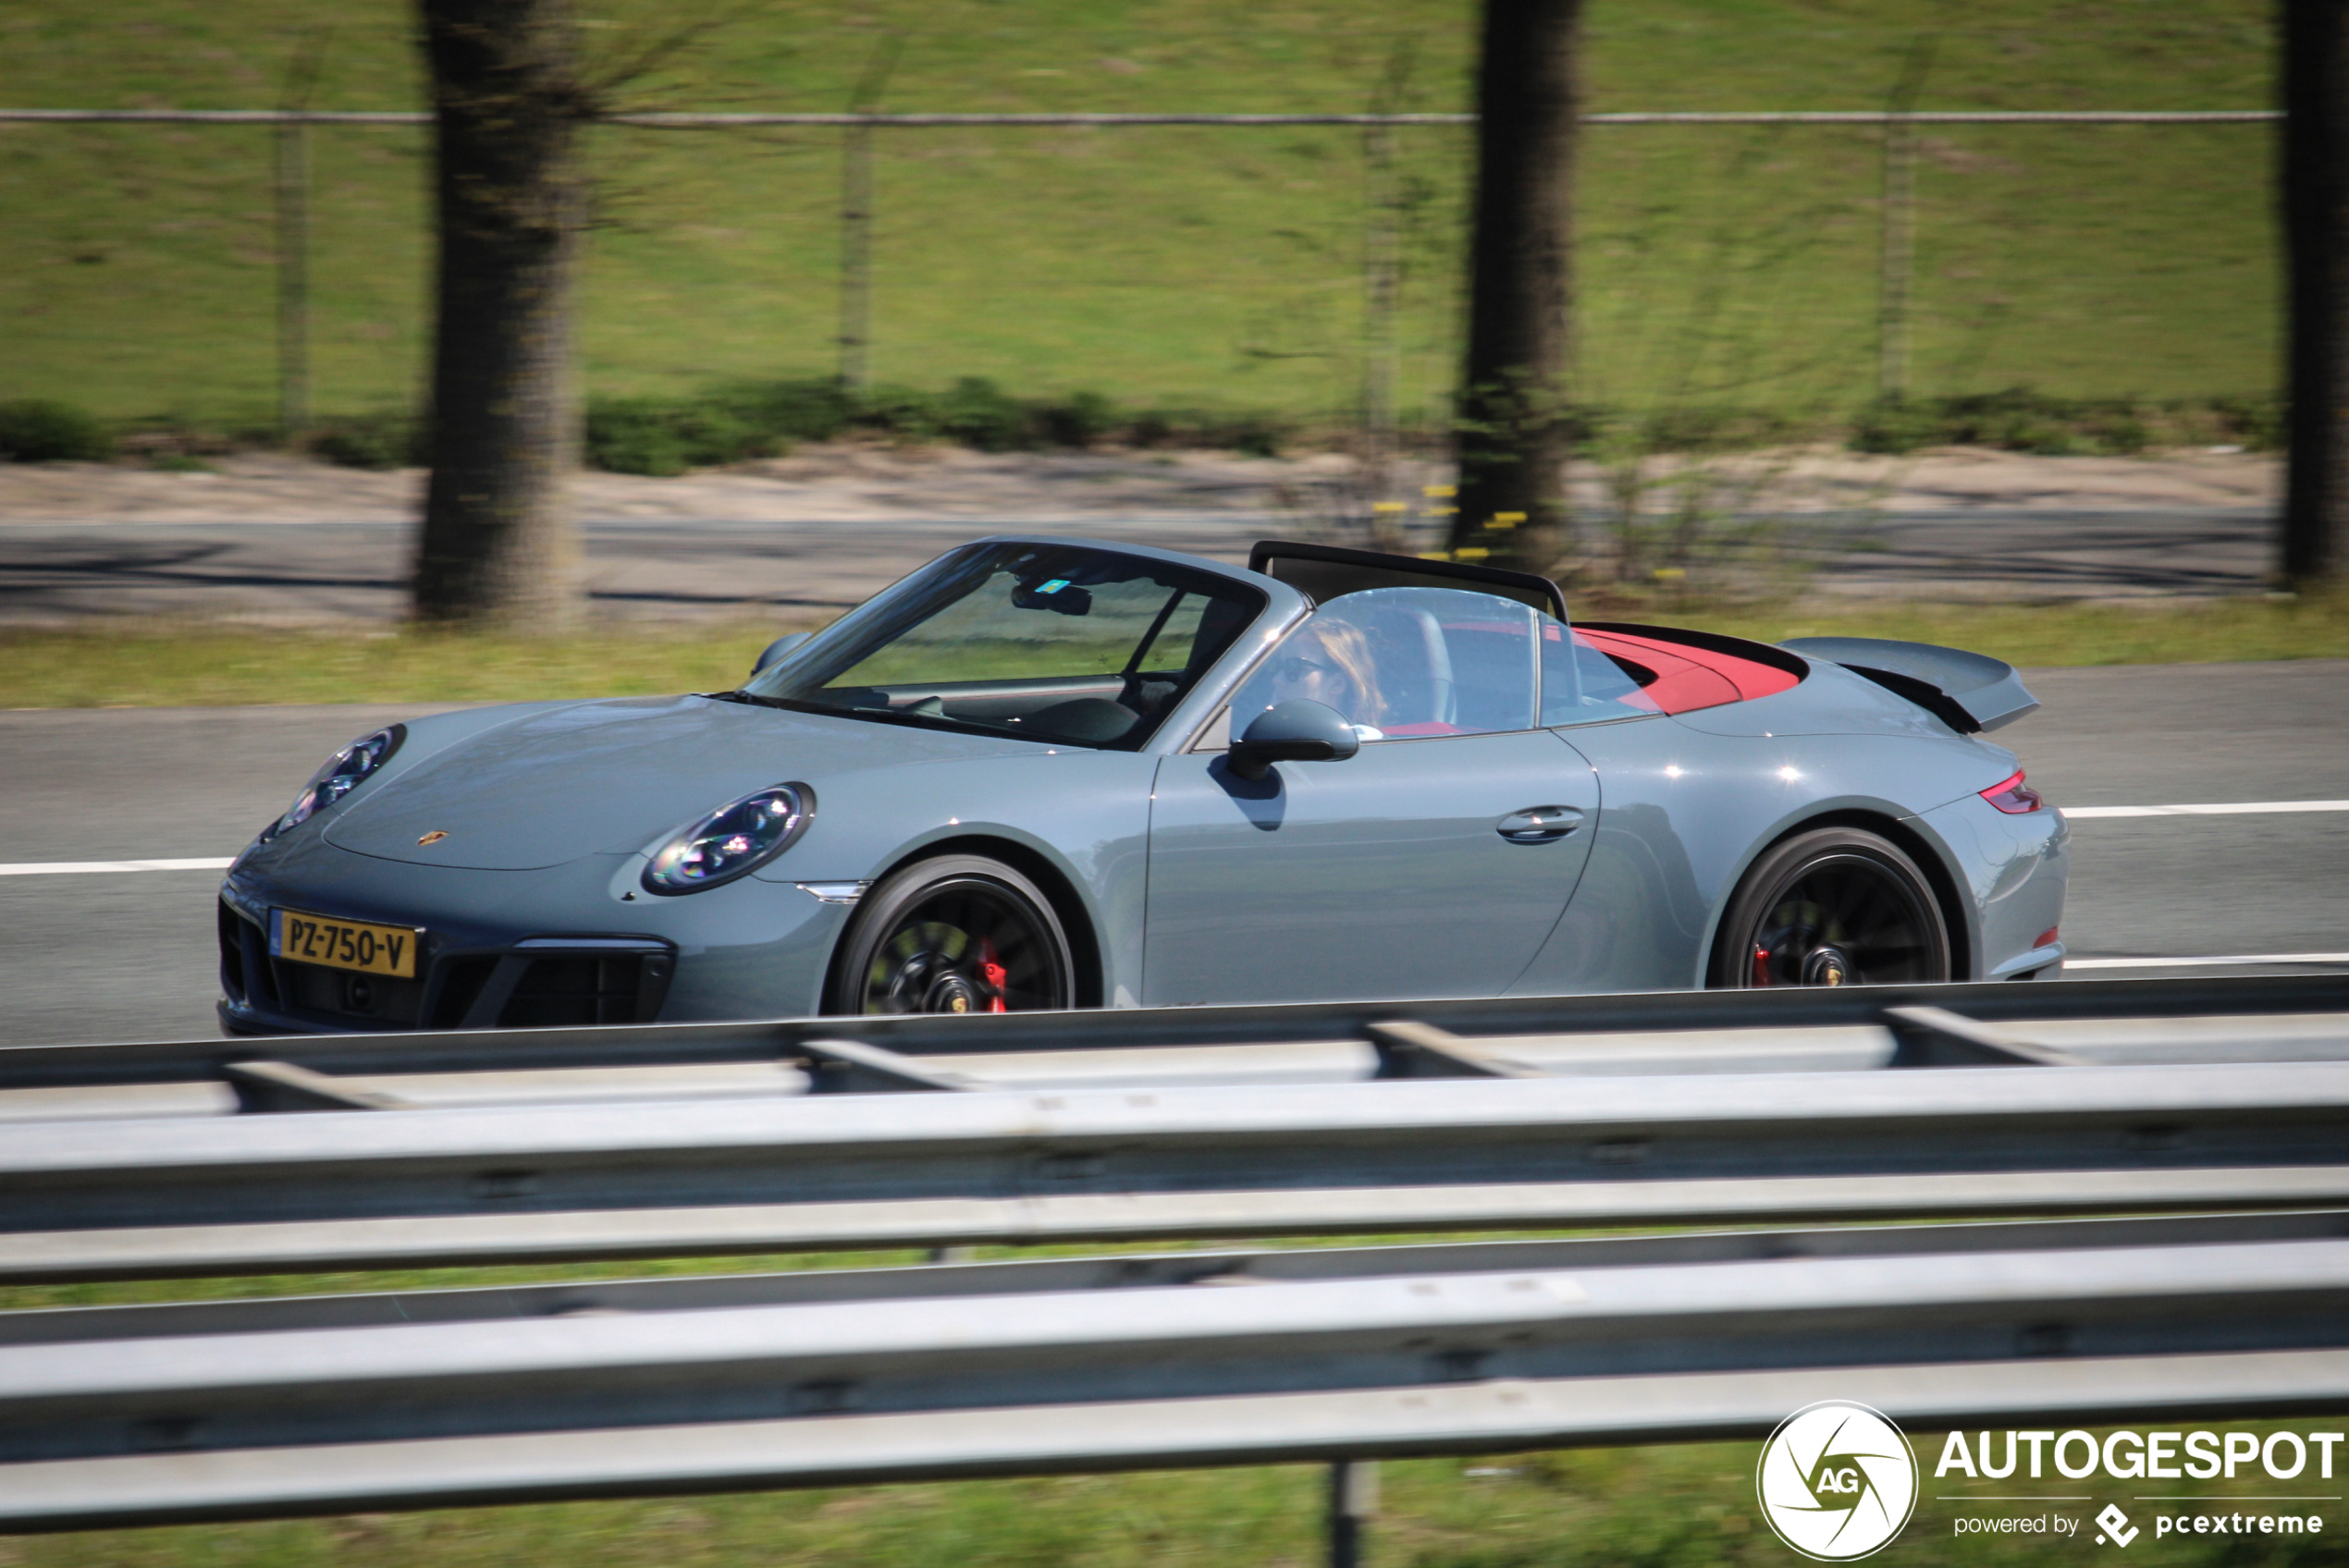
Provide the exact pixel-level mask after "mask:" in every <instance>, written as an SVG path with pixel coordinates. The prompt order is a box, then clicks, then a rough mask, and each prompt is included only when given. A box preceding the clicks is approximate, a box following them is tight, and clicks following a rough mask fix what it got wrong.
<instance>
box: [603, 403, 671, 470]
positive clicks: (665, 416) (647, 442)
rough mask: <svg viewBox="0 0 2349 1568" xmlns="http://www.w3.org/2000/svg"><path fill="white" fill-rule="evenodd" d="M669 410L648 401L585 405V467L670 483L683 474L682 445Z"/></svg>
mask: <svg viewBox="0 0 2349 1568" xmlns="http://www.w3.org/2000/svg"><path fill="white" fill-rule="evenodd" d="M672 411H673V410H670V409H669V408H667V407H664V406H663V405H662V404H660V403H659V402H658V401H656V400H655V399H653V398H590V399H589V400H588V403H587V445H586V457H587V461H588V464H589V465H590V466H591V467H594V468H599V469H603V470H605V471H607V472H611V473H641V474H644V475H646V476H647V477H649V478H653V479H673V478H675V477H676V476H677V475H679V474H681V473H683V472H685V469H686V466H687V465H686V461H685V442H684V439H683V436H682V435H680V434H679V433H678V430H677V425H676V422H675V421H674V420H673V419H672V418H671V417H670V415H671V413H672Z"/></svg>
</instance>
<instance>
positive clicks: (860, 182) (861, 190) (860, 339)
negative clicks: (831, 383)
mask: <svg viewBox="0 0 2349 1568" xmlns="http://www.w3.org/2000/svg"><path fill="white" fill-rule="evenodd" d="M845 135H846V140H845V142H844V144H843V145H842V149H841V202H840V381H841V385H842V386H845V387H847V388H848V389H849V390H850V391H852V392H861V391H863V390H864V388H865V385H866V381H867V374H868V371H867V359H866V343H867V337H868V336H869V334H870V333H871V331H872V305H873V292H872V290H873V272H872V268H873V228H872V225H873V129H872V127H870V126H864V125H853V126H850V127H849V128H848V129H847V131H846V133H845Z"/></svg>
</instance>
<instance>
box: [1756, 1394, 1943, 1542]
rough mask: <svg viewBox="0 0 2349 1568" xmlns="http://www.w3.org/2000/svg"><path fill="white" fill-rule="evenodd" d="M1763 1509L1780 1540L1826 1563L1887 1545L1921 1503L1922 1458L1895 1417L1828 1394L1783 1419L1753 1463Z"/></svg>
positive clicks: (1764, 1515)
mask: <svg viewBox="0 0 2349 1568" xmlns="http://www.w3.org/2000/svg"><path fill="white" fill-rule="evenodd" d="M1753 1484H1754V1489H1755V1490H1756V1491H1757V1492H1759V1493H1760V1494H1761V1498H1762V1516H1763V1517H1764V1518H1765V1519H1767V1520H1769V1522H1770V1528H1771V1529H1772V1530H1774V1531H1776V1532H1777V1537H1778V1539H1780V1540H1782V1541H1784V1542H1786V1544H1787V1545H1789V1546H1790V1547H1792V1548H1793V1549H1794V1550H1797V1551H1799V1552H1801V1553H1802V1555H1803V1556H1805V1557H1808V1558H1812V1559H1814V1560H1815V1561H1817V1562H1851V1560H1852V1559H1854V1558H1859V1557H1865V1556H1867V1555H1868V1554H1869V1553H1870V1552H1873V1551H1876V1550H1878V1549H1879V1548H1881V1547H1884V1546H1885V1545H1887V1544H1888V1543H1889V1542H1890V1541H1891V1539H1892V1537H1895V1536H1897V1535H1899V1534H1900V1526H1901V1525H1906V1524H1907V1523H1908V1522H1909V1513H1910V1512H1911V1511H1912V1509H1914V1508H1915V1507H1916V1504H1917V1462H1916V1456H1915V1455H1914V1454H1912V1453H1911V1452H1909V1439H1906V1438H1904V1437H1902V1436H1901V1435H1900V1427H1896V1426H1894V1425H1893V1424H1892V1422H1891V1421H1890V1419H1889V1418H1888V1417H1887V1416H1885V1415H1882V1414H1881V1413H1879V1412H1877V1411H1874V1410H1871V1409H1869V1408H1868V1407H1867V1406H1866V1405H1864V1404H1851V1403H1847V1402H1845V1401H1843V1400H1832V1399H1831V1400H1822V1401H1820V1402H1819V1403H1817V1404H1809V1405H1805V1406H1803V1407H1802V1409H1801V1410H1798V1411H1796V1412H1795V1413H1794V1414H1793V1415H1789V1416H1788V1417H1787V1418H1786V1419H1785V1420H1784V1421H1781V1422H1780V1423H1778V1429H1777V1431H1775V1432H1773V1433H1771V1434H1770V1440H1769V1441H1768V1442H1766V1443H1764V1444H1763V1445H1762V1463H1761V1464H1760V1465H1758V1466H1757V1467H1756V1468H1755V1470H1754V1476H1753Z"/></svg>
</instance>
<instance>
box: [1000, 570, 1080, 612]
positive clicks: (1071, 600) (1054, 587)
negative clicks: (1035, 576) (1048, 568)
mask: <svg viewBox="0 0 2349 1568" xmlns="http://www.w3.org/2000/svg"><path fill="white" fill-rule="evenodd" d="M1012 607H1013V608H1014V609H1019V610H1051V611H1052V612H1054V613H1055V614H1058V615H1091V614H1092V613H1093V595H1092V594H1088V593H1087V592H1086V591H1085V590H1084V589H1082V588H1079V587H1078V586H1077V585H1076V583H1074V582H1070V581H1069V580H1068V579H1067V578H1065V577H1054V578H1050V579H1047V580H1046V581H1044V582H1023V583H1021V584H1019V585H1018V586H1017V587H1015V588H1014V589H1013V590H1012Z"/></svg>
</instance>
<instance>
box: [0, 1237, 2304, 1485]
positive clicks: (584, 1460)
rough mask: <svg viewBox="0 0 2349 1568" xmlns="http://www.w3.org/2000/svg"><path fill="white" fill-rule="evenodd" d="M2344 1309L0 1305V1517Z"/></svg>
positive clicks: (613, 1294)
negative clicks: (59, 1308)
mask: <svg viewBox="0 0 2349 1568" xmlns="http://www.w3.org/2000/svg"><path fill="white" fill-rule="evenodd" d="M1218 1286H1238V1287H1244V1288H1231V1289H1219V1288H1214V1287H1218ZM975 1306H978V1307H980V1308H981V1309H980V1310H974V1307H975ZM2344 1308H2349V1215H2343V1214H2339V1213H2333V1214H2280V1215H2264V1216H2256V1217H2233V1218H2203V1219H2161V1220H2145V1221H2113V1220H2106V1221H2098V1222H2094V1223H2086V1224H2080V1223H2074V1224H2035V1225H2019V1226H1976V1227H1925V1228H1918V1227H1902V1228H1896V1229H1889V1230H1882V1231H1839V1232H1808V1233H1802V1232H1797V1233H1784V1232H1778V1233H1757V1234H1733V1235H1724V1236H1671V1237H1658V1238H1650V1239H1646V1240H1642V1241H1618V1242H1565V1243H1558V1242H1550V1243H1508V1244H1500V1245H1494V1244H1489V1243H1488V1244H1483V1245H1473V1246H1453V1247H1438V1248H1401V1249H1386V1248H1381V1249H1370V1250H1367V1251H1334V1250H1333V1251H1326V1252H1318V1253H1315V1252H1307V1253H1288V1254H1279V1255H1263V1254H1259V1255H1236V1256H1213V1255H1185V1256H1159V1257H1137V1258H1101V1259H1084V1260H1055V1261H1048V1262H1042V1263H1025V1264H1013V1265H983V1266H970V1267H959V1268H957V1267H949V1268H927V1269H901V1270H879V1271H861V1272H851V1273H841V1274H828V1275H789V1276H778V1277H770V1278H766V1279H756V1280H661V1281H637V1282H628V1283H619V1284H611V1285H584V1286H581V1285H572V1286H550V1287H533V1288H527V1289H523V1290H515V1291H474V1292H450V1293H448V1294H446V1295H440V1294H436V1293H433V1292H409V1293H404V1294H401V1295H399V1296H396V1297H343V1298H326V1299H324V1300H319V1301H300V1300H297V1301H280V1302H241V1303H226V1304H191V1305H176V1306H168V1307H131V1308H108V1309H94V1310H92V1309H83V1310H75V1311H65V1312H50V1313H27V1314H14V1315H7V1316H6V1317H0V1528H5V1529H9V1530H17V1531H24V1530H42V1529H64V1528H75V1527H82V1526H89V1525H125V1524H155V1523H166V1522H171V1521H187V1520H200V1519H221V1518H240V1517H271V1516H281V1515H289V1514H300V1513H327V1512H334V1511H338V1510H345V1509H352V1508H362V1507H364V1508H399V1507H426V1506H445V1505H450V1504H461V1503H482V1502H495V1501H526V1500H532V1499H551V1498H565V1497H584V1496H613V1495H625V1494H646V1493H658V1492H689V1491H705V1490H723V1489H737V1488H752V1487H776V1486H797V1485H816V1484H826V1485H830V1484H841V1483H849V1482H868V1481H879V1480H899V1479H911V1478H918V1477H941V1476H984V1475H1003V1474H1028V1473H1040V1472H1051V1471H1068V1470H1113V1469H1124V1468H1139V1467H1152V1466H1162V1465H1168V1464H1243V1463H1260V1462H1269V1461H1281V1460H1290V1461H1294V1460H1302V1459H1328V1458H1341V1459H1342V1458H1348V1457H1354V1456H1367V1455H1387V1454H1405V1453H1435V1452H1475V1451H1479V1450H1493V1449H1504V1448H1526V1447H1536V1446H1545V1445H1547V1446H1555V1445H1560V1444H1566V1443H1588V1442H1624V1441H1642V1440H1659V1439H1675V1438H1693V1437H1728V1436H1735V1435H1740V1434H1750V1433H1759V1432H1763V1431H1766V1430H1768V1429H1769V1428H1770V1427H1772V1426H1773V1425H1774V1424H1776V1423H1777V1421H1778V1420H1780V1419H1781V1418H1782V1417H1783V1416H1784V1415H1786V1413H1787V1412H1788V1411H1789V1410H1792V1409H1795V1408H1797V1407H1799V1406H1801V1405H1802V1404H1804V1403H1809V1402H1811V1401H1812V1400H1814V1399H1818V1398H1822V1397H1838V1398H1844V1399H1858V1400H1863V1401H1866V1402H1867V1403H1873V1404H1875V1405H1876V1406H1878V1407H1879V1408H1882V1409H1884V1410H1886V1411H1887V1412H1888V1413H1889V1414H1891V1415H1894V1416H1895V1417H1896V1418H1898V1419H1901V1420H1904V1421H1908V1422H1912V1423H1916V1424H1919V1425H1922V1426H1925V1427H1932V1426H1934V1425H1935V1424H1937V1423H1956V1422H1963V1421H1968V1420H1971V1419H1974V1418H1978V1417H1982V1416H1985V1415H1998V1416H2001V1417H2005V1418H2009V1419H2025V1418H2032V1417H2040V1416H2047V1417H2055V1416H2061V1417H2063V1418H2065V1419H2066V1420H2075V1421H2088V1420H2100V1419H2101V1420H2110V1419H2120V1418H2125V1417H2130V1416H2137V1415H2185V1414H2191V1413H2198V1412H2212V1411H2222V1412H2224V1413H2225V1414H2227V1415H2230V1416H2246V1415H2281V1414H2288V1413H2293V1412H2297V1411H2312V1410H2323V1409H2327V1408H2333V1409H2338V1408H2340V1407H2341V1405H2342V1404H2343V1403H2344V1402H2349V1311H2345V1310H2344ZM392 1390H397V1396H398V1397H396V1398H387V1397H385V1396H386V1395H387V1393H389V1392H390V1391H392Z"/></svg>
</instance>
